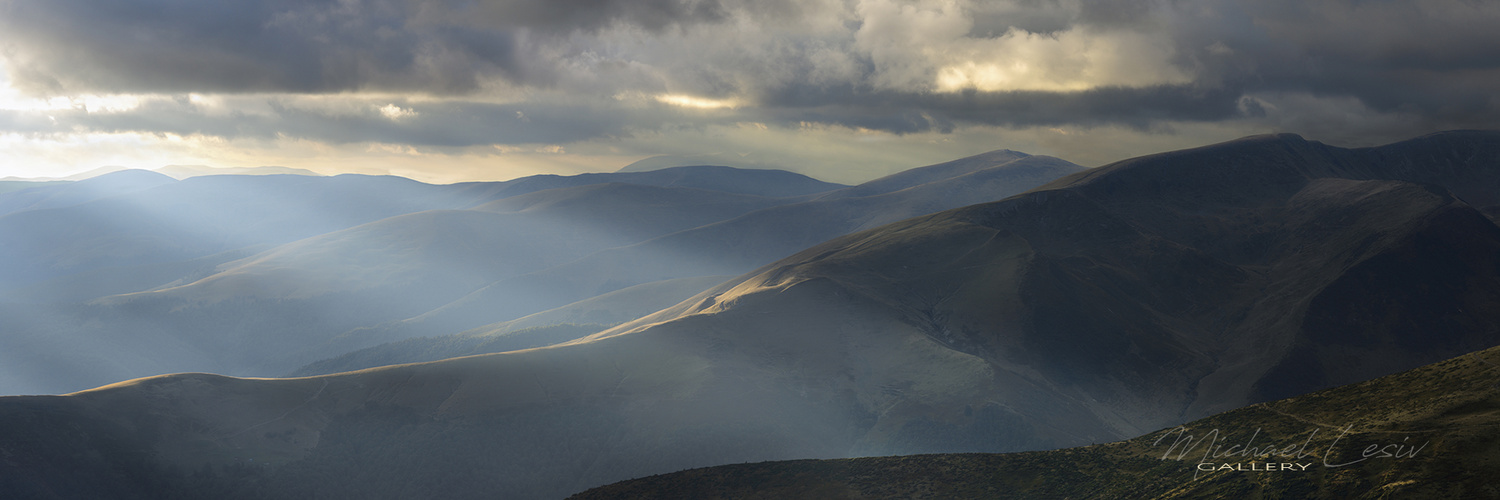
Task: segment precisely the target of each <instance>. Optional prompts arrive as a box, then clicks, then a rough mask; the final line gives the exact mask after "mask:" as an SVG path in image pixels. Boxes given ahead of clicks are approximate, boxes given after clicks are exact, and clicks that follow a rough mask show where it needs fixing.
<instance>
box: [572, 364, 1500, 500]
mask: <svg viewBox="0 0 1500 500" xmlns="http://www.w3.org/2000/svg"><path fill="white" fill-rule="evenodd" d="M1497 376H1500V348H1492V349H1488V350H1485V351H1480V352H1475V353H1471V354H1466V355H1463V356H1460V357H1457V358H1453V359H1450V360H1447V361H1443V362H1439V363H1434V364H1431V365H1427V366H1423V367H1421V368H1417V369H1414V370H1411V371H1407V372H1403V373H1399V374H1395V375H1388V376H1385V377H1381V378H1378V379H1375V380H1371V381H1368V382H1362V383H1358V384H1351V385H1346V386H1341V387H1338V388H1334V389H1328V390H1324V391H1319V392H1316V393H1312V394H1308V395H1304V396H1298V397H1294V398H1290V399H1284V400H1279V401H1274V402H1267V403H1260V404H1256V405H1252V406H1249V407H1246V408H1241V409H1238V410H1233V411H1229V412H1226V413H1222V414H1218V415H1214V416H1212V417H1208V418H1204V419H1200V420H1196V421H1193V422H1190V423H1187V424H1184V425H1182V426H1180V427H1174V428H1170V429H1163V430H1160V431H1156V432H1152V433H1149V434H1146V435H1144V436H1141V437H1138V438H1135V439H1131V440H1128V441H1121V442H1116V443H1109V444H1101V445H1097V446H1087V447H1081V448H1070V449H1065V450H1056V451H1043V452H1027V453H1013V454H963V455H916V456H902V457H879V458H856V459H845V460H826V461H818V460H797V461H789V462H768V463H758V464H737V465H725V466H719V467H710V468H705V469H696V470H690V471H683V472H677V473H672V474H663V475H659V476H652V477H648V478H642V479H636V480H632V481H625V482H621V483H617V484H612V485H609V486H604V487H600V488H595V489H592V490H589V491H587V492H584V493H581V494H578V495H574V496H572V497H570V498H571V499H575V500H591V499H614V498H633V499H643V500H644V499H653V498H702V499H722V500H729V499H739V500H751V499H803V498H805V499H844V498H849V499H853V498H942V499H959V498H976V499H977V498H986V499H1004V498H1065V497H1066V498H1100V499H1107V498H1129V499H1147V498H1149V499H1174V498H1411V499H1428V498H1430V499H1447V498H1495V497H1500V489H1497V488H1496V486H1495V484H1494V478H1495V477H1496V476H1497V475H1500V465H1497V464H1500V432H1497V431H1500V385H1497V384H1495V383H1494V380H1495V378H1496V377H1497ZM1371 445H1373V446H1375V448H1374V449H1373V450H1371V451H1373V452H1374V453H1371V454H1369V455H1366V454H1365V451H1366V450H1367V448H1368V446H1371ZM1226 464H1228V465H1229V466H1230V468H1225V465H1226ZM1282 464H1290V466H1283V465H1282ZM1239 469H1243V470H1239ZM1268 469H1269V470H1268Z"/></svg>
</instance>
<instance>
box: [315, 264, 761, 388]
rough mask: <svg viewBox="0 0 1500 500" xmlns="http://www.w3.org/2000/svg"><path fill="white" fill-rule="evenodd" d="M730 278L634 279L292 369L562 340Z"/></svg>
mask: <svg viewBox="0 0 1500 500" xmlns="http://www.w3.org/2000/svg"><path fill="white" fill-rule="evenodd" d="M729 278H731V276H703V277H694V278H679V279H674V280H663V281H657V282H652V283H645V284H640V285H635V286H632V287H629V288H624V289H621V290H615V291H613V292H609V293H606V294H602V295H598V296H595V297H590V298H587V299H584V300H580V301H578V302H574V303H572V304H568V305H566V306H562V307H558V308H555V309H549V310H546V311H542V312H539V313H536V314H531V315H528V316H525V317H522V318H517V319H514V320H510V321H504V322H500V323H495V324H490V325H485V326H481V327H479V328H475V329H473V330H469V331H466V332H460V333H455V334H452V335H443V336H437V337H418V338H412V339H406V340H399V341H395V342H387V343H384V344H380V345H377V346H373V347H366V348H364V349H359V350H355V351H351V352H349V353H346V354H343V355H340V356H336V357H333V358H329V359H323V360H319V361H315V362H313V363H309V364H308V365H307V366H303V367H302V368H298V369H297V370H296V371H293V372H292V373H291V374H290V375H289V376H293V377H307V376H312V375H326V374H330V373H338V372H347V371H354V370H363V369H365V368H374V367H377V366H385V365H396V364H404V363H420V362H423V361H436V360H440V359H446V358H456V357H459V356H472V355H475V354H489V353H495V352H505V351H516V350H521V349H530V348H533V347H544V346H549V345H553V344H560V343H563V342H566V341H569V340H576V339H579V338H582V337H585V336H588V335H591V334H594V333H598V332H601V331H604V330H605V329H607V328H609V327H612V326H615V325H618V324H620V323H624V322H626V321H629V320H632V319H635V318H639V317H641V316H645V315H647V314H651V313H653V312H656V311H658V310H661V309H663V308H666V307H668V306H671V305H673V304H676V303H678V302H681V301H682V300H683V299H686V298H688V297H692V296H693V295H696V294H697V293H698V292H701V291H703V290H706V289H708V288H711V287H713V286H714V285H717V284H719V283H721V282H723V281H725V280H727V279H729ZM348 336H350V337H353V336H355V335H348ZM336 340H337V339H336Z"/></svg>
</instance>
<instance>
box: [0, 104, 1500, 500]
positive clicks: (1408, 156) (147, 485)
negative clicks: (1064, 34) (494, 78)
mask: <svg viewBox="0 0 1500 500" xmlns="http://www.w3.org/2000/svg"><path fill="white" fill-rule="evenodd" d="M1031 158H1038V157H1021V158H1016V159H1012V160H1010V161H1008V162H1005V163H1003V165H1007V166H1015V165H1017V162H1023V161H1025V162H1028V163H1029V162H1031V161H1036V162H1042V163H1050V162H1051V160H1048V159H1045V158H1041V159H1038V160H1031ZM1021 165H1025V163H1022V164H1021ZM985 170H987V169H978V170H974V171H972V172H971V173H966V174H962V175H959V176H957V177H952V176H949V177H945V178H946V179H954V178H959V177H963V175H972V173H977V172H983V171H985ZM939 177H943V176H939ZM1497 180H1500V133H1495V132H1450V133H1443V134H1436V135H1432V136H1426V137H1421V138H1417V139H1413V140H1409V141H1405V142H1401V143H1396V144H1391V145H1386V146H1380V147H1374V148H1360V149H1344V148H1337V147H1332V146H1327V145H1324V144H1320V143H1317V142H1311V141H1306V140H1304V139H1302V138H1300V137H1296V136H1291V135H1274V136H1257V137H1251V138H1246V139H1242V140H1239V141H1233V142H1229V143H1224V144H1218V145H1213V146H1207V147H1203V148H1197V149H1192V150H1184V151H1177V152H1171V153H1164V154H1159V155H1151V156H1146V157H1140V158H1134V159H1130V160H1125V161H1121V162H1117V163H1114V164H1110V165H1107V166H1104V167H1099V168H1096V169H1090V170H1086V171H1079V172H1077V173H1073V174H1071V175H1067V176H1065V177H1062V178H1060V179H1057V180H1053V181H1051V182H1048V183H1047V184H1045V185H1042V186H1040V187H1036V188H1034V189H1031V190H1029V191H1026V192H1024V193H1021V194H1018V195H1015V196H1011V197H1008V198H1006V199H1003V200H1000V201H990V202H985V203H980V204H976V205H969V206H963V207H960V208H954V209H950V210H945V211H942V212H938V213H934V214H929V215H920V216H917V217H914V218H907V219H903V220H897V221H894V222H890V223H886V224H883V225H878V226H870V227H866V226H865V225H866V224H870V223H872V222H871V221H874V220H878V218H879V217H880V216H879V215H876V216H872V217H871V218H870V219H869V220H860V221H855V222H845V223H844V225H842V226H839V227H846V228H850V229H853V230H856V232H854V233H852V234H846V235H843V236H837V237H835V238H833V239H831V240H828V241H824V242H821V243H816V244H813V245H811V246H809V247H807V248H805V249H802V250H800V251H797V252H796V253H793V254H791V255H790V256H785V257H782V258H780V259H779V260H775V261H774V262H771V263H769V264H766V265H763V266H761V267H759V268H757V269H754V270H751V271H750V272H748V273H745V274H742V275H739V276H738V277H735V278H733V279H730V280H728V281H725V282H723V283H721V284H719V285H717V286H714V287H712V288H710V289H707V290H705V291H703V292H701V293H699V294H697V295H694V296H692V297H690V298H688V299H686V300H683V301H681V302H679V303H677V304H676V305H673V306H671V307H667V308H665V309H662V310H660V311H657V312H654V313H652V314H649V315H645V316H642V317H640V318H638V319H635V320H632V321H628V322H625V323H623V324H620V325H617V326H614V327H612V328H609V329H607V330H603V331H600V332H597V333H594V334H591V335H587V336H585V337H582V338H577V339H573V340H569V341H564V342H561V343H557V344H553V345H550V346H547V347H538V348H530V349H524V350H518V351H509V352H501V353H496V354H486V355H477V356H468V357H460V358H455V359H448V360H443V361H434V362H426V363H416V364H405V365H395V366H386V367H379V368H370V369H365V370H360V371H354V372H345V373H336V374H329V375H321V376H315V377H304V378H291V379H243V378H231V377H224V376H220V375H209V374H178V375H168V376H160V377H150V378H143V379H136V380H131V381H127V382H121V383H118V384H114V385H110V386H105V387H100V388H97V389H92V390H87V391H83V392H77V393H73V394H69V395H64V396H32V397H8V398H0V422H3V423H4V425H0V450H3V451H4V454H3V459H4V460H5V461H6V462H5V463H6V464H7V466H8V467H7V468H6V469H3V471H4V472H0V484H8V485H13V487H14V488H18V491H21V490H19V488H26V489H25V490H24V491H29V492H42V494H43V497H45V496H47V495H57V496H88V495H90V494H94V493H97V492H101V491H103V492H112V493H113V494H114V495H116V496H131V495H136V496H142V497H168V496H172V495H179V496H188V497H193V496H197V497H201V496H214V497H220V498H235V497H251V498H268V497H275V498H301V497H306V498H314V497H326V496H335V495H336V496H348V497H361V498H363V497H387V498H411V497H419V498H480V497H490V496H493V495H495V494H497V492H505V493H506V494H507V495H510V496H512V497H514V498H557V497H561V496H564V495H567V494H571V493H576V492H579V491H582V490H584V489H587V488H590V487H594V486H599V485H603V484H607V483H611V482H615V481H619V480H622V479H627V478H631V477H641V476H647V475H651V474H659V473H663V472H672V471H677V470H682V469H687V468H694V467H701V466H706V465H718V464H726V463H736V462H755V461H766V460H787V459H806V458H844V457H854V456H868V455H899V454H913V453H938V452H941V453H954V452H1012V451H1024V450H1045V449H1054V448H1059V447H1067V446H1080V445H1086V444H1089V443H1102V442H1110V441H1117V440H1120V439H1128V438H1133V437H1136V436H1141V435H1143V434H1146V433H1150V432H1154V431H1157V430H1160V429H1163V428H1170V427H1174V426H1177V425H1180V424H1183V423H1185V422H1188V421H1190V420H1193V419H1196V418H1200V417H1204V416H1208V415H1212V414H1215V413H1220V412H1224V411H1228V410H1233V409H1236V408H1241V407H1244V406H1246V405H1254V404H1258V403H1263V402H1266V401H1271V400H1275V399H1279V398H1284V397H1288V396H1294V395H1297V394H1303V393H1307V392H1310V391H1316V390H1321V389H1326V388H1330V387H1334V386H1338V385H1344V384H1351V383H1358V382H1361V381H1364V380H1369V379H1372V378H1375V377H1379V376H1383V375H1387V374H1391V373H1395V372H1399V371H1402V370H1409V369H1412V368H1415V367H1418V366H1421V365H1424V364H1429V363H1434V362H1438V361H1441V360H1444V359H1448V358H1453V357H1455V356H1460V355H1463V354H1466V353H1469V352H1474V351H1478V350H1481V349H1485V348H1489V347H1491V346H1494V345H1495V344H1496V343H1497V342H1500V270H1497V269H1496V263H1497V261H1496V256H1497V255H1500V227H1497V226H1496V225H1495V221H1494V220H1493V217H1494V215H1495V213H1496V210H1495V208H1496V198H1495V197H1496V193H1500V189H1497V188H1500V186H1497V185H1496V182H1497ZM183 182H186V181H183ZM942 182H945V181H942V180H939V181H929V182H925V183H922V184H919V185H916V186H910V187H906V188H900V187H899V183H898V185H897V186H891V187H877V188H871V189H872V191H873V192H874V193H875V194H864V195H863V196H860V194H862V193H854V194H853V195H849V196H847V197H843V198H840V197H839V195H833V193H836V192H837V191H830V192H828V194H824V195H822V196H824V197H828V198H827V199H823V200H821V201H820V200H819V199H817V197H813V198H809V199H806V200H803V201H800V202H797V203H788V204H782V205H778V206H775V207H771V208H766V209H761V210H760V211H751V212H748V213H746V214H745V215H740V216H738V217H735V218H730V219H728V220H725V221H721V222H718V223H714V224H710V225H708V226H702V227H700V228H694V229H691V230H687V231H679V232H676V233H671V234H669V235H666V236H662V237H657V238H654V239H650V240H646V241H645V242H642V243H637V244H635V245H632V246H627V247H624V248H626V249H628V248H633V247H636V246H640V245H644V244H646V243H649V242H652V241H662V240H663V239H666V238H673V237H681V235H684V234H688V233H691V232H695V231H701V230H705V229H703V228H707V227H713V226H716V225H721V224H727V223H729V222H733V221H735V220H741V219H744V218H747V217H752V216H754V215H755V214H757V213H761V212H763V211H766V210H787V209H789V208H788V207H797V206H801V205H803V204H808V203H821V204H823V206H829V205H830V204H834V203H839V202H843V201H844V200H864V199H868V198H871V197H881V196H892V195H896V194H899V193H902V192H905V191H910V190H913V189H916V190H918V191H921V190H922V189H933V188H930V187H928V186H932V185H933V184H934V183H942ZM976 183H977V182H976V180H975V179H971V180H967V181H962V182H957V183H956V185H955V186H953V187H955V188H957V187H960V186H968V185H973V184H976ZM470 192H473V191H470ZM491 192H493V191H491ZM938 192H943V193H947V192H949V191H944V190H938ZM903 196H904V195H903ZM884 199H885V200H897V199H901V198H899V197H893V198H884ZM890 204H893V205H897V206H914V204H913V205H907V204H903V203H894V202H891V203H890ZM522 205H523V206H531V205H529V204H522ZM872 205H874V204H873V203H872ZM559 206H561V205H559ZM832 206H840V205H832ZM512 208H518V207H515V206H513V207H512ZM521 211H522V212H524V211H525V209H524V208H521ZM807 213H810V212H807ZM416 215H423V214H416ZM781 220H782V221H783V223H784V224H788V225H790V224H793V223H800V222H803V221H804V220H805V221H806V222H807V223H808V224H810V225H813V226H818V225H819V224H820V223H821V221H820V220H819V219H818V218H816V217H811V216H807V217H803V218H783V219H781ZM833 225H836V224H833ZM415 226H424V225H423V224H417V225H415ZM742 227H754V225H747V226H742ZM783 231H785V232H793V233H797V234H809V235H810V234H824V233H821V232H820V231H823V230H822V229H807V230H804V229H802V228H801V226H794V227H787V228H786V229H784V230H783ZM705 234H713V233H705ZM720 234H722V233H720ZM742 241H743V240H732V241H729V242H727V243H725V244H723V245H724V246H720V247H717V248H738V247H737V246H736V244H738V245H739V246H745V244H744V243H742ZM304 244H306V243H304ZM624 251H625V250H616V249H610V250H604V251H602V252H624ZM397 253H400V252H397ZM747 253H751V254H753V252H747ZM272 254H274V252H272ZM263 255H271V254H263ZM414 255H417V254H414ZM589 258H590V257H588V256H585V257H581V258H580V259H579V260H576V261H573V262H582V261H585V260H587V259H589ZM735 258H736V257H735V256H734V255H730V256H729V260H730V261H734V259H735ZM751 261H752V260H751V259H748V258H747V259H744V260H743V261H741V262H751ZM250 262H254V260H252V261H250ZM615 262H620V263H622V264H621V266H622V267H624V268H628V269H635V268H637V267H647V266H643V265H634V264H633V262H632V261H630V260H617V261H615ZM248 263H249V262H247V264H248ZM565 265H567V264H565ZM225 269H228V268H225ZM538 276H540V274H539V275H538ZM224 279H228V278H224ZM490 286H493V285H490ZM603 288H609V287H598V288H596V289H595V291H599V290H601V289H603ZM605 291H607V290H605ZM111 307H123V308H124V309H126V310H130V306H129V305H128V303H127V304H124V305H115V306H111ZM371 314H374V312H371ZM204 318H205V320H207V319H210V318H211V319H213V320H214V321H219V322H225V323H229V322H234V321H244V320H243V319H240V318H234V317H225V316H224V315H214V316H204ZM293 318H295V319H297V320H301V321H305V320H306V318H297V317H293ZM574 333H579V332H574ZM276 343H277V344H283V343H284V342H276ZM189 348H191V346H190V347H189ZM199 348H205V349H206V347H202V346H199ZM268 352H269V351H268ZM1485 359H1487V358H1485ZM1450 364H1451V363H1450ZM1471 365H1472V364H1471ZM1466 366H1469V365H1466ZM1471 378H1472V377H1471ZM1382 380H1385V379H1382ZM1375 384H1376V385H1374V386H1368V387H1367V389H1365V390H1372V391H1373V390H1386V389H1379V388H1380V387H1385V386H1382V385H1380V383H1375ZM1424 384H1425V385H1424V386H1423V387H1432V385H1433V384H1431V383H1426V382H1424ZM1460 385H1461V384H1460ZM1369 387H1374V388H1375V389H1370V388H1369ZM1463 387H1467V386H1462V387H1460V386H1457V385H1456V386H1455V387H1454V388H1453V389H1452V390H1455V391H1460V390H1463ZM1400 390H1404V389H1389V391H1390V392H1387V393H1382V394H1385V396H1381V397H1384V398H1399V397H1400V396H1399V395H1400V392H1399V391H1400ZM1436 390H1443V389H1441V388H1439V389H1436ZM1459 394H1462V393H1459ZM1481 396H1482V397H1480V398H1479V399H1477V400H1475V401H1481V402H1483V401H1489V399H1493V398H1492V397H1491V396H1483V395H1481ZM1370 397H1371V398H1374V397H1375V396H1370ZM1436 397H1439V398H1441V397H1442V396H1436ZM1458 397H1468V396H1455V398H1458ZM1486 398H1488V399H1486ZM1316 400H1317V399H1316V398H1314V401H1316ZM1382 400H1384V399H1382ZM1392 400H1397V399H1392ZM1476 404H1483V405H1487V404H1488V403H1476ZM1263 407H1264V405H1263ZM1277 408H1279V407H1277ZM1344 408H1345V407H1339V406H1335V407H1333V408H1325V409H1323V411H1341V410H1343V409H1344ZM1457 408H1458V410H1455V412H1456V413H1453V414H1454V415H1457V416H1459V417H1462V416H1464V415H1468V414H1471V413H1476V412H1478V413H1483V414H1487V413H1484V412H1487V411H1488V410H1486V408H1489V406H1472V405H1470V406H1463V405H1460V406H1459V407H1457ZM1293 413H1296V414H1299V415H1300V414H1301V413H1298V412H1293ZM1357 416H1358V414H1356V413H1349V414H1345V418H1349V419H1353V418H1356V417H1357ZM1307 418H1312V417H1307ZM1332 420H1335V419H1332V418H1329V417H1328V416H1320V417H1318V421H1322V422H1331V421H1332ZM1372 425H1373V424H1372ZM1376 430H1379V429H1378V428H1376ZM1372 432H1373V431H1372ZM1491 436H1492V435H1491ZM1490 439H1493V438H1492V437H1491V438H1490ZM1021 456H1023V457H1025V456H1034V455H1021ZM1007 460H1008V459H1007ZM1045 460H1053V459H1050V458H1048V459H1045ZM1142 460H1144V459H1142ZM1158 462H1159V461H1158ZM1136 463H1145V462H1142V461H1140V460H1138V461H1137V462H1136ZM1156 466H1160V465H1159V464H1158V465H1156ZM69 474H86V475H87V476H88V477H91V478H99V480H98V481H96V482H89V483H87V484H82V483H78V482H69V481H67V480H66V477H67V476H68V475H69ZM1049 484H1062V483H1049ZM1068 484H1071V483H1068Z"/></svg>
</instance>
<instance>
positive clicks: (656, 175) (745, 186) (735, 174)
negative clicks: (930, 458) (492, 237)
mask: <svg viewBox="0 0 1500 500" xmlns="http://www.w3.org/2000/svg"><path fill="white" fill-rule="evenodd" d="M609 182H621V183H627V184H640V185H645V186H658V187H685V188H698V189H708V190H712V191H723V192H726V193H734V194H748V195H756V196H768V197H773V198H785V197H796V196H810V195H815V194H818V193H824V192H828V191H830V190H834V189H839V188H843V187H847V186H844V185H843V184H834V183H831V182H823V181H820V180H817V179H814V178H812V177H808V176H805V175H802V174H797V173H792V172H787V171H785V170H761V169H745V168H733V167H718V166H685V167H672V168H664V169H659V170H652V171H647V172H614V173H589V174H578V175H571V176H561V175H550V174H548V175H533V176H530V177H522V178H520V179H515V180H511V181H505V182H465V183H459V184H453V186H454V187H455V188H459V189H461V190H463V191H461V192H472V193H475V195H476V196H479V197H483V198H486V199H491V200H495V199H500V198H505V197H509V196H515V195H518V194H525V193H530V192H533V191H541V190H544V189H556V188H564V187H574V186H584V185H589V184H604V183H609Z"/></svg>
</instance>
